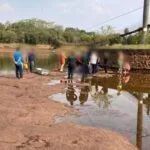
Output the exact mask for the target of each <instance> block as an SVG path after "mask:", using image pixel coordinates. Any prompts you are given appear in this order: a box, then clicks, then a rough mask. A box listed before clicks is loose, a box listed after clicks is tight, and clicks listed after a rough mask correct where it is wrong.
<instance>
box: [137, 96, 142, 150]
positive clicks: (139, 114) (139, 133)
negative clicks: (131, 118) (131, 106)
mask: <svg viewBox="0 0 150 150" xmlns="http://www.w3.org/2000/svg"><path fill="white" fill-rule="evenodd" d="M142 132H143V98H142V94H140V99H139V100H138V112H137V136H136V145H137V147H138V148H139V150H142Z"/></svg>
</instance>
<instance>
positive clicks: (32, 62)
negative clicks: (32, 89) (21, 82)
mask: <svg viewBox="0 0 150 150" xmlns="http://www.w3.org/2000/svg"><path fill="white" fill-rule="evenodd" d="M28 62H29V68H30V72H33V71H34V68H35V53H34V51H33V50H32V51H31V52H29V54H28Z"/></svg>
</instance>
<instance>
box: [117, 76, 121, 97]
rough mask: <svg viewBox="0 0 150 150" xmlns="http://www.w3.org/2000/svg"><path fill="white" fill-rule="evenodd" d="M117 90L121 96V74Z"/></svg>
mask: <svg viewBox="0 0 150 150" xmlns="http://www.w3.org/2000/svg"><path fill="white" fill-rule="evenodd" d="M117 90H118V93H117V95H118V96H119V95H120V94H121V91H122V76H121V75H119V82H118V86H117Z"/></svg>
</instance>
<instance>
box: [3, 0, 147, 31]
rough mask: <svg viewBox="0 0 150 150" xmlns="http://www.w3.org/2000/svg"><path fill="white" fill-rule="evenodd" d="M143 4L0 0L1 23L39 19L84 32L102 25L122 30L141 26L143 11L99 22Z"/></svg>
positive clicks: (117, 0)
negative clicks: (83, 30)
mask: <svg viewBox="0 0 150 150" xmlns="http://www.w3.org/2000/svg"><path fill="white" fill-rule="evenodd" d="M143 3H144V0H0V22H3V23H4V22H6V21H10V22H15V21H18V20H22V19H30V18H38V19H43V20H46V21H50V22H55V23H56V24H58V25H63V26H64V27H77V28H81V29H85V30H87V31H95V30H99V29H100V28H101V26H103V25H111V26H113V27H114V28H115V29H116V30H117V31H121V30H122V29H124V28H125V27H129V28H136V26H140V24H142V13H143V10H142V9H140V10H138V11H136V12H134V13H132V14H130V15H127V16H124V17H121V18H119V19H116V20H113V21H110V22H107V23H105V24H102V23H103V22H104V21H105V20H109V19H111V18H113V17H116V16H118V15H120V14H123V13H126V12H128V11H130V10H132V9H136V8H138V7H141V6H143Z"/></svg>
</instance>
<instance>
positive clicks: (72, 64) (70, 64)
mask: <svg viewBox="0 0 150 150" xmlns="http://www.w3.org/2000/svg"><path fill="white" fill-rule="evenodd" d="M67 64H68V79H73V75H74V70H75V64H76V58H75V57H74V54H73V53H72V54H71V55H70V56H69V57H68V59H67Z"/></svg>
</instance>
